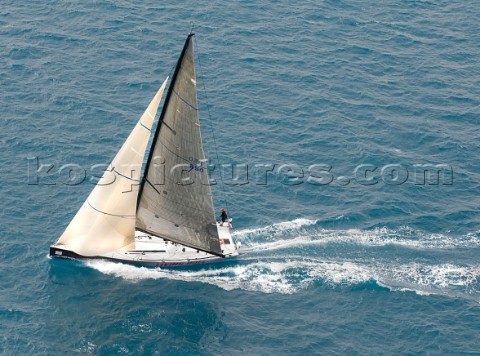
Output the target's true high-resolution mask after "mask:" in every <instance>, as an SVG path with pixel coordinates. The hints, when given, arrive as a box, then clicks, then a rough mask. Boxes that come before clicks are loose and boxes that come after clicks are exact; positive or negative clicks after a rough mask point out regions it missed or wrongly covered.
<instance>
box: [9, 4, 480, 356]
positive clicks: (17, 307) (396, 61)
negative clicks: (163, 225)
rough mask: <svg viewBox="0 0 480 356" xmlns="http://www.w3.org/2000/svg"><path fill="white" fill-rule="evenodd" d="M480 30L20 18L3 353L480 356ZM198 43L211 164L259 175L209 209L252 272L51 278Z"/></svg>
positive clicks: (239, 17) (15, 27)
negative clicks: (73, 233)
mask: <svg viewBox="0 0 480 356" xmlns="http://www.w3.org/2000/svg"><path fill="white" fill-rule="evenodd" d="M479 17H480V6H479V4H478V3H477V2H474V1H472V2H451V1H443V0H441V1H413V0H412V1H408V0H397V1H391V0H387V1H380V2H378V1H368V2H367V1H353V0H349V1H343V0H341V1H333V0H326V1H303V2H293V1H286V0H285V1H275V2H267V1H241V2H240V1H230V2H221V1H217V0H213V1H208V2H207V1H205V2H203V1H201V2H198V1H187V2H183V3H182V4H176V3H174V2H169V3H160V2H157V1H151V0H149V1H142V2H129V1H104V0H98V1H90V0H89V1H82V2H78V3H75V2H71V1H52V2H40V1H28V2H27V1H11V0H7V1H2V3H1V5H0V53H1V55H0V83H1V95H0V108H1V114H0V118H1V130H0V142H1V148H2V149H1V154H0V164H1V166H2V167H3V172H2V180H3V184H2V185H1V186H0V192H1V193H0V194H1V203H2V205H1V207H0V224H1V239H0V271H1V274H0V285H1V293H0V321H1V322H0V353H2V354H8V355H18V354H20V355H22V354H27V353H30V354H67V353H68V354H71V353H77V354H103V355H106V354H160V355H169V354H170V355H176V354H246V355H252V354H302V355H303V354H338V355H345V354H417V353H419V354H448V355H452V354H455V355H461V354H469V355H471V354H480V199H479V196H480V168H479V167H480V166H479V164H478V157H479V156H480V144H479V142H480V140H479V139H480V129H479V124H478V122H479V116H480V99H479V98H480V64H479V63H480V28H479V26H478V18H479ZM192 23H193V24H194V31H195V32H196V43H197V48H196V51H197V55H198V61H197V64H198V63H200V65H197V74H198V83H199V86H198V87H199V89H200V90H199V93H198V96H199V103H200V113H201V122H202V129H203V136H204V139H205V150H206V153H207V155H208V156H209V157H210V158H212V161H213V162H214V163H216V164H217V167H218V164H219V163H220V164H229V163H235V164H239V165H246V166H248V177H246V173H245V169H244V168H243V167H245V166H238V167H239V172H240V173H239V174H240V175H239V177H240V178H239V180H232V179H230V178H229V177H228V176H225V179H224V188H222V185H221V184H218V185H216V186H214V187H213V191H214V195H215V197H214V202H215V206H216V207H217V208H218V207H221V206H227V207H228V210H229V213H230V215H231V216H232V217H233V219H234V236H235V238H236V239H237V240H238V241H240V242H241V243H242V250H243V254H242V255H241V256H240V257H239V258H238V259H237V260H236V261H225V262H221V263H217V264H211V265H205V266H195V267H184V268H177V269H146V268H138V267H133V266H128V265H122V264H116V263H112V262H103V261H86V262H73V261H58V260H51V259H49V258H48V257H47V254H48V248H49V246H50V244H52V243H53V242H55V241H56V239H57V238H58V236H59V235H60V234H61V233H62V232H63V230H64V229H65V227H66V226H67V224H68V222H69V221H70V219H71V218H72V217H73V215H74V213H75V212H76V210H77V209H78V208H79V206H80V205H81V203H82V202H83V201H84V199H85V198H86V196H87V195H88V193H89V191H90V190H91V189H92V187H93V185H92V184H91V183H90V182H89V180H88V178H89V176H90V175H91V173H92V172H91V171H90V167H92V166H93V165H96V164H108V163H109V162H110V160H111V159H112V157H113V156H114V154H115V153H116V151H117V150H118V148H119V147H120V145H121V144H122V142H123V140H124V139H125V138H126V137H127V135H128V133H129V132H130V130H131V128H132V127H133V125H134V124H135V122H136V120H137V119H138V117H139V116H140V115H141V114H142V112H143V110H144V108H145V107H146V105H147V104H148V102H149V100H150V98H151V97H152V95H153V94H154V93H155V91H156V89H157V88H158V87H159V85H160V84H161V82H162V81H163V79H164V78H165V77H166V76H167V75H168V74H169V73H170V72H171V69H172V67H173V66H174V64H175V62H176V60H177V58H178V56H179V53H180V51H181V48H182V45H183V41H184V39H185V36H186V34H187V33H188V32H189V31H190V28H191V26H192ZM204 87H205V90H203V89H204ZM209 112H210V115H209ZM217 154H218V157H219V160H218V161H216V156H217ZM37 164H38V165H42V164H43V165H45V166H44V168H42V171H41V173H39V174H37V173H36V169H37V167H38V166H37ZM49 165H53V168H52V169H51V171H49V173H46V171H47V170H48V167H49ZM65 165H72V166H69V167H73V169H74V170H73V171H72V172H73V173H72V175H73V176H72V177H69V176H68V169H65V168H64V169H61V168H62V167H63V166H65ZM256 165H257V166H256ZM262 165H270V166H264V167H270V168H273V170H272V171H269V172H268V173H267V174H265V169H264V170H263V171H262V168H261V167H262ZM285 165H287V166H285ZM312 165H316V166H314V167H313V168H312V167H311V166H312ZM419 165H427V166H426V167H429V169H432V167H433V168H435V167H434V166H436V165H440V166H437V169H438V170H439V172H440V175H438V179H437V176H436V174H435V173H434V172H433V173H432V171H431V170H430V171H429V172H430V173H432V174H431V175H430V176H428V175H427V179H425V182H424V181H423V170H422V169H423V167H425V166H419ZM282 166H283V168H281V167H282ZM45 167H47V168H45ZM67 167H68V166H67ZM309 169H310V170H309ZM322 169H323V171H322ZM328 169H330V170H329V171H328ZM82 170H83V172H85V171H86V176H87V179H86V180H85V181H83V182H82V183H81V184H75V185H72V182H78V179H79V177H80V178H81V172H82ZM219 171H220V170H219V169H216V171H214V174H212V176H215V177H216V178H217V180H218V181H219V182H220V175H219ZM262 172H263V173H262ZM288 172H290V176H288ZM321 177H322V178H321ZM309 178H310V181H308V179H309ZM312 179H313V182H312ZM330 181H331V182H330ZM247 182H248V184H245V183H247ZM265 182H266V184H264V183H265ZM240 183H242V184H240ZM313 183H315V184H313ZM327 183H329V184H327Z"/></svg>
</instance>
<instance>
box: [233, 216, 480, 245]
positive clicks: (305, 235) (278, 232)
mask: <svg viewBox="0 0 480 356" xmlns="http://www.w3.org/2000/svg"><path fill="white" fill-rule="evenodd" d="M317 222H318V221H317V220H309V219H296V220H293V221H287V222H281V223H277V224H273V225H269V226H265V227H260V228H256V229H247V230H239V231H235V232H233V236H234V238H235V239H236V240H237V241H241V242H242V244H243V245H244V247H245V249H244V251H249V252H253V251H258V250H275V249H281V248H289V247H295V246H302V245H315V244H354V245H364V246H386V245H399V246H403V247H408V248H415V249H452V248H478V247H480V232H475V233H470V234H467V235H464V236H449V235H444V234H433V233H425V232H422V231H418V230H414V229H412V228H410V227H408V226H405V227H402V228H400V229H397V230H395V229H388V228H376V229H372V230H358V229H349V230H326V229H322V228H321V227H319V226H317Z"/></svg>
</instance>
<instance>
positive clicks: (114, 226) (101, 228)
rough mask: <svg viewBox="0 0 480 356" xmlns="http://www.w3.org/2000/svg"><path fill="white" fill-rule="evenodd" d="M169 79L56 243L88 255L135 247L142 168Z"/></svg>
mask: <svg viewBox="0 0 480 356" xmlns="http://www.w3.org/2000/svg"><path fill="white" fill-rule="evenodd" d="M167 80H168V78H167ZM167 80H165V82H164V83H163V84H162V86H161V87H160V89H159V90H158V92H157V94H156V95H155V97H154V98H153V100H152V101H151V103H150V104H149V105H148V108H147V109H146V110H145V112H144V114H143V115H142V117H141V118H140V120H139V121H138V123H137V124H136V126H135V127H134V129H133V130H132V132H131V133H130V135H129V136H128V138H127V140H126V141H125V143H124V144H123V146H122V148H121V149H120V151H118V153H117V155H116V156H115V158H114V159H113V161H112V163H111V164H110V166H109V167H108V169H107V171H105V173H104V175H103V176H102V178H101V179H100V180H99V182H98V183H97V185H96V186H95V188H94V189H93V190H92V192H91V193H90V195H89V197H88V198H87V200H86V201H85V203H83V205H82V207H81V208H80V209H79V211H78V212H77V214H76V215H75V217H74V218H73V219H72V221H71V222H70V224H69V225H68V227H67V229H66V230H65V232H64V233H63V234H62V236H60V238H59V239H58V241H57V243H56V244H55V245H56V246H58V247H63V248H64V249H67V250H70V251H73V252H75V253H77V254H79V255H82V256H85V257H88V256H98V255H100V254H103V253H107V252H112V251H115V250H118V249H120V248H131V247H132V245H133V243H134V238H135V210H136V202H137V197H138V185H139V183H140V180H139V179H140V170H141V166H142V162H143V158H144V156H145V149H146V146H147V143H148V139H149V137H150V130H151V127H152V124H153V119H154V117H155V115H156V114H157V110H158V105H159V104H160V100H161V99H162V95H163V91H164V89H165V85H166V83H167Z"/></svg>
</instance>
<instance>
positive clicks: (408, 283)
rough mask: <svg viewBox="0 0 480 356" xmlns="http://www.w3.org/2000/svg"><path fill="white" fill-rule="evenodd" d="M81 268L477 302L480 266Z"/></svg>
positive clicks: (292, 263) (269, 288)
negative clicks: (372, 287)
mask: <svg viewBox="0 0 480 356" xmlns="http://www.w3.org/2000/svg"><path fill="white" fill-rule="evenodd" d="M87 265H88V266H89V267H92V268H94V269H96V270H98V271H100V272H102V273H104V274H109V275H113V276H115V277H119V278H123V279H125V280H128V281H132V282H138V281H142V280H145V279H170V280H178V281H184V282H200V283H208V284H212V285H215V286H217V287H220V288H223V289H225V290H233V289H242V290H247V291H257V292H263V293H282V294H292V293H296V292H298V291H299V290H301V289H304V288H307V287H308V286H311V285H312V284H314V283H320V284H323V285H326V286H329V287H332V288H336V287H341V286H353V285H358V284H362V283H366V282H368V281H371V280H374V281H376V282H377V283H378V284H379V285H380V286H384V287H387V288H389V289H391V290H397V291H406V290H411V291H414V292H416V293H417V294H421V295H425V294H444V295H452V296H463V297H468V298H470V299H474V300H478V302H480V265H475V266H459V265H453V264H438V265H428V264H421V263H408V264H384V263H383V264H382V263H375V264H369V263H365V262H364V263H359V262H351V261H328V260H320V259H308V258H307V259H302V258H301V257H296V256H290V257H289V258H283V259H281V260H279V261H258V262H256V261H252V262H250V263H248V264H246V265H237V266H229V267H223V268H209V269H202V270H197V271H185V270H181V271H180V270H168V269H150V268H143V267H140V268H139V267H135V266H130V265H124V264H121V263H114V262H108V261H101V260H91V261H88V262H87Z"/></svg>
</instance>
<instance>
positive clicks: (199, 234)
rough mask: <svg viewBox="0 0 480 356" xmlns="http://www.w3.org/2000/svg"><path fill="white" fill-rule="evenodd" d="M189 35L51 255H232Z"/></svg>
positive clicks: (140, 261)
mask: <svg viewBox="0 0 480 356" xmlns="http://www.w3.org/2000/svg"><path fill="white" fill-rule="evenodd" d="M193 36H194V34H193V33H190V34H189V35H188V37H187V39H186V41H185V45H184V46H183V50H182V52H181V54H180V58H179V59H178V62H177V65H176V67H175V71H174V73H173V76H172V80H171V82H170V85H169V88H168V91H167V95H166V98H165V102H164V104H163V107H162V111H161V114H160V117H159V119H158V124H157V127H156V130H155V132H154V135H153V139H152V140H151V145H150V150H149V154H148V159H147V160H146V163H145V168H144V170H143V177H142V178H140V173H139V172H140V170H141V167H142V163H143V161H144V157H145V152H146V148H147V144H148V141H149V138H150V135H151V131H152V125H153V122H154V118H155V116H156V114H157V110H158V107H159V105H160V101H161V99H162V95H163V92H164V90H165V87H166V84H167V81H168V78H167V79H166V80H165V81H164V82H163V84H162V85H161V87H160V89H159V90H158V92H157V93H156V94H155V96H154V97H153V100H152V101H151V102H150V104H149V105H148V107H147V109H146V110H145V112H144V114H143V115H142V116H141V117H140V120H139V121H138V122H137V124H136V126H135V127H134V128H133V130H132V132H131V133H130V135H129V136H128V138H127V140H126V141H125V142H124V144H123V145H122V147H121V148H120V150H119V151H118V153H117V154H116V156H115V158H114V159H113V161H112V162H111V164H110V165H109V167H108V168H107V170H106V171H105V172H104V174H103V176H102V177H101V178H100V179H99V181H98V183H97V184H96V185H95V187H94V189H93V190H92V192H91V193H90V195H89V196H88V198H87V200H86V201H85V202H84V203H83V205H82V206H81V208H80V209H79V210H78V212H77V213H76V215H75V216H74V218H73V219H72V220H71V222H70V224H69V225H68V226H67V228H66V229H65V231H64V232H63V234H62V235H61V236H60V238H59V239H58V241H57V242H56V243H55V244H53V245H52V246H50V256H51V257H55V258H67V259H107V260H112V261H119V262H124V263H129V264H137V265H142V266H154V267H165V266H179V265H186V264H196V263H204V262H210V261H218V260H222V259H223V258H231V257H234V256H237V255H238V250H239V248H240V246H239V244H236V243H235V242H234V241H233V238H232V236H231V233H230V228H231V220H227V221H225V222H217V221H216V220H215V214H214V209H213V200H212V193H211V187H210V180H209V176H208V169H207V168H208V167H207V164H206V160H205V154H204V151H203V145H202V137H201V131H200V121H199V115H198V105H197V91H196V76H195V64H194V48H193Z"/></svg>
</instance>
